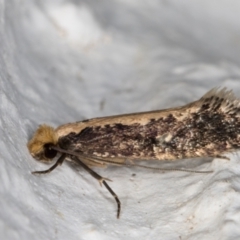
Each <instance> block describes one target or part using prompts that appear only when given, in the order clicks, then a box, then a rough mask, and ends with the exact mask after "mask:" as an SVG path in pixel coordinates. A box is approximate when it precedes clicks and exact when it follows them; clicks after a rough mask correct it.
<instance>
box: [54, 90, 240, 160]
mask: <svg viewBox="0 0 240 240" xmlns="http://www.w3.org/2000/svg"><path fill="white" fill-rule="evenodd" d="M239 111H240V103H239V100H238V99H236V97H235V96H234V95H233V93H232V91H228V90H226V89H225V88H223V89H213V90H211V91H209V92H208V93H206V94H205V95H204V96H203V97H202V98H201V99H200V100H198V101H195V102H192V103H190V104H187V105H185V106H183V107H178V108H172V109H166V110H160V111H152V112H144V113H135V114H126V115H118V116H112V117H104V118H95V119H90V120H86V121H82V122H77V123H75V124H71V125H70V124H67V125H63V126H60V127H59V128H58V129H57V130H56V131H57V132H58V135H59V141H58V144H59V146H60V147H61V148H62V149H66V150H69V151H73V152H78V153H79V154H83V155H85V156H88V158H89V159H91V157H92V159H99V161H100V160H104V159H105V160H106V161H112V162H113V163H114V162H116V163H121V162H123V161H124V159H132V160H135V159H136V160H137V159H139V160H143V159H145V160H151V159H154V160H176V159H183V158H196V157H219V156H222V154H225V153H228V152H231V151H233V150H236V149H238V148H239V147H240V139H239V133H240V121H239Z"/></svg>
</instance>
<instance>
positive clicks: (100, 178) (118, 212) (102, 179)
mask: <svg viewBox="0 0 240 240" xmlns="http://www.w3.org/2000/svg"><path fill="white" fill-rule="evenodd" d="M73 159H74V161H75V162H77V163H78V164H79V165H80V166H81V167H83V168H84V169H85V170H86V171H87V172H88V173H89V174H91V175H92V176H93V177H94V178H95V179H97V180H98V181H99V183H100V185H101V184H103V185H104V186H105V187H106V189H107V190H108V191H109V192H110V193H111V195H112V196H113V197H114V198H115V201H116V203H117V218H119V216H120V212H121V202H120V200H119V198H118V196H117V194H116V193H115V192H114V191H113V190H112V189H111V188H110V187H109V185H108V184H107V183H106V181H109V180H110V179H108V178H104V177H102V176H100V175H99V174H97V173H96V172H94V171H93V170H92V169H91V168H89V167H88V166H87V165H86V164H85V163H83V162H82V161H81V160H80V159H79V158H77V157H74V158H73ZM110 181H111V180H110Z"/></svg>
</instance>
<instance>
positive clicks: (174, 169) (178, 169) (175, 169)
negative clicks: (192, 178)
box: [126, 164, 213, 173]
mask: <svg viewBox="0 0 240 240" xmlns="http://www.w3.org/2000/svg"><path fill="white" fill-rule="evenodd" d="M126 166H128V167H135V166H136V167H140V168H147V169H152V170H158V171H169V172H170V171H172V172H175V171H176V172H190V173H213V171H197V170H190V169H181V168H158V167H148V166H143V165H139V164H134V165H131V164H126Z"/></svg>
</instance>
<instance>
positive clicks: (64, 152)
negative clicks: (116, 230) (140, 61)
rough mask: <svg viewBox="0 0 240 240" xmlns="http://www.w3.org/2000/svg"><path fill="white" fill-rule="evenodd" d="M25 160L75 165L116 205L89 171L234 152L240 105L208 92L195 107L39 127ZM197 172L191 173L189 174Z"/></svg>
mask: <svg viewBox="0 0 240 240" xmlns="http://www.w3.org/2000/svg"><path fill="white" fill-rule="evenodd" d="M27 146H28V149H29V152H30V154H31V155H32V156H33V157H34V158H35V159H37V160H39V161H41V162H51V161H52V160H53V159H54V158H55V157H56V156H57V154H58V155H60V156H59V158H58V159H57V161H56V163H55V164H54V165H53V166H52V167H50V168H49V169H48V170H45V171H35V172H33V173H35V174H41V173H48V172H51V171H52V170H53V169H55V168H56V167H57V166H58V165H61V164H62V163H63V161H64V160H68V161H72V162H75V163H77V164H79V165H80V166H81V167H82V168H83V169H85V170H86V171H87V172H89V173H90V174H91V175H92V176H93V177H94V178H96V179H97V180H98V181H99V182H100V184H103V185H104V186H105V187H106V188H107V190H108V191H109V192H110V193H111V194H112V196H113V197H114V198H115V200H116V203H117V209H118V210H117V218H119V216H120V210H121V204H120V201H119V199H118V197H117V195H116V194H115V193H114V191H113V190H112V189H111V188H110V187H109V185H108V184H107V182H106V181H107V180H109V179H107V178H104V177H101V176H100V175H98V174H97V173H96V172H95V171H93V170H92V169H91V168H92V167H105V166H107V165H111V164H113V165H120V166H122V165H127V160H130V161H131V162H132V165H133V166H139V165H137V164H135V163H136V161H137V160H177V159H185V158H199V157H202V158H204V157H213V158H214V157H217V158H224V159H228V158H227V157H225V156H224V154H226V153H229V152H232V151H234V150H238V149H239V148H240V100H239V99H237V98H236V97H235V96H234V95H233V93H232V91H229V90H226V89H225V88H222V89H216V88H215V89H212V90H210V91H209V92H207V93H206V94H205V95H204V96H203V97H202V98H200V99H199V100H198V101H195V102H192V103H189V104H187V105H185V106H182V107H176V108H170V109H164V110H159V111H151V112H141V113H132V114H125V115H116V116H110V117H102V118H94V119H90V120H84V121H80V122H75V123H68V124H65V125H62V126H59V127H58V128H56V129H54V128H52V127H50V126H47V125H41V126H40V127H39V128H38V129H37V130H36V132H35V134H34V135H33V137H32V139H31V140H30V141H29V142H28V144H27ZM195 172H197V171H195Z"/></svg>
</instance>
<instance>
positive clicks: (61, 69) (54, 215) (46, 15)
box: [0, 0, 240, 240]
mask: <svg viewBox="0 0 240 240" xmlns="http://www.w3.org/2000/svg"><path fill="white" fill-rule="evenodd" d="M239 14H240V3H239V1H237V0H223V1H208V0H197V1H192V0H186V1H178V0H170V1H153V0H151V1H142V0H138V1H136V0H135V1H134V0H131V1H130V0H128V1H123V0H122V1H121V0H118V1H117V0H112V1H106V0H103V1H97V0H92V1H74V0H72V1H60V0H52V1H48V0H43V1H38V0H35V1H34V0H23V1H14V0H0V112H1V114H0V136H1V139H0V159H1V168H0V183H1V184H0V206H1V207H0V239H11V240H12V239H13V240H15V239H25V240H28V239H68V240H71V239H83V240H85V239H86V240H95V239H104V240H108V239H109V240H110V239H138V240H139V239H164V240H165V239H167V240H171V239H191V240H193V239H210V240H211V239H213V240H215V239H240V228H239V225H240V194H239V192H240V168H239V161H240V160H239V156H238V155H236V154H235V155H230V157H231V161H229V162H228V161H224V160H220V159H214V160H213V161H206V160H199V161H197V162H195V163H194V164H195V165H194V166H195V167H194V169H196V170H206V169H213V170H214V173H213V174H207V175H204V174H203V175H202V174H190V173H181V172H167V173H160V172H157V171H149V170H146V169H137V168H136V169H135V168H134V169H133V168H132V169H129V168H116V167H115V168H113V167H112V168H108V169H95V170H96V171H97V172H98V173H99V174H101V175H103V176H105V177H108V178H111V179H112V180H113V182H112V183H110V185H111V187H112V188H113V189H114V191H115V192H116V193H117V194H118V196H119V198H120V199H121V202H122V213H121V218H120V219H119V220H117V219H116V204H115V201H114V200H113V199H112V197H111V196H110V195H109V193H108V192H107V191H106V190H105V189H104V188H101V187H100V186H99V184H98V182H97V181H96V180H94V179H93V178H92V177H91V176H89V175H88V174H87V173H86V172H84V171H81V170H80V171H79V172H77V171H73V170H72V169H71V167H70V166H69V165H67V164H63V166H62V167H59V168H57V169H56V170H55V171H54V172H52V173H51V174H49V175H44V176H40V177H38V176H33V175H32V174H31V171H32V170H40V169H46V168H47V167H49V166H46V165H44V164H41V163H38V162H36V161H35V160H34V159H32V158H31V156H30V155H29V153H28V151H27V148H26V143H27V141H28V139H29V138H30V137H31V135H32V134H33V131H34V130H35V129H36V127H37V126H38V125H39V124H41V123H48V124H51V125H53V126H58V125H59V124H63V123H66V122H73V121H77V120H83V119H86V118H91V117H97V116H105V115H113V114H120V113H126V112H136V111H144V110H152V109H161V108H166V107H171V106H178V105H181V104H185V103H187V102H190V101H193V100H196V99H198V98H199V97H201V95H202V94H204V93H205V92H206V91H207V90H209V89H210V88H212V87H215V86H227V87H228V88H230V89H231V88H232V89H233V90H234V92H235V94H236V95H237V96H238V97H240V93H239V92H240V82H239V81H240V80H239V79H240V68H239V63H240V57H239V56H240V31H239V29H240V22H239ZM180 163H181V166H183V167H189V164H191V161H190V160H188V161H181V162H180ZM159 164H160V165H159V167H161V166H170V167H174V166H175V163H169V164H167V165H166V164H165V165H163V164H161V163H159ZM177 164H178V163H177ZM192 164H193V163H192ZM133 174H136V176H134V175H133Z"/></svg>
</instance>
